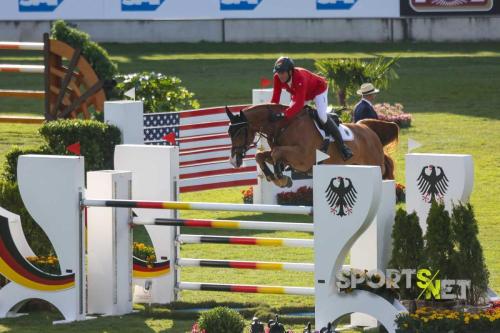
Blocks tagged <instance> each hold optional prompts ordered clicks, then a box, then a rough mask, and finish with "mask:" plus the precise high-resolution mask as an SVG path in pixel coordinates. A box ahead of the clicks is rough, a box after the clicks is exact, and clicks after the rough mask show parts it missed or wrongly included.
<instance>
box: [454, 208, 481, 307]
mask: <svg viewBox="0 0 500 333" xmlns="http://www.w3.org/2000/svg"><path fill="white" fill-rule="evenodd" d="M451 221H452V229H453V233H454V236H455V240H456V247H457V249H458V252H457V253H456V255H455V257H454V263H455V265H456V267H457V276H456V279H462V280H470V281H471V288H470V289H469V290H468V291H467V302H468V303H469V304H477V303H478V300H479V298H480V297H482V296H483V295H484V294H485V293H486V291H487V288H488V280H489V272H488V268H487V267H486V264H485V262H484V256H483V249H482V247H481V244H480V243H479V239H478V238H477V235H478V226H477V221H476V218H475V216H474V211H473V209H472V206H471V205H470V204H466V205H463V204H461V203H460V204H458V205H454V206H453V212H452V217H451Z"/></svg>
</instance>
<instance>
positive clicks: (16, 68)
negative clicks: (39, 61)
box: [0, 64, 45, 74]
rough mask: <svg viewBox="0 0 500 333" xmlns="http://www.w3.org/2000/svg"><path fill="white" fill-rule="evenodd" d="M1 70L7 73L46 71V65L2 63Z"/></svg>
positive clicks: (38, 72) (41, 72)
mask: <svg viewBox="0 0 500 333" xmlns="http://www.w3.org/2000/svg"><path fill="white" fill-rule="evenodd" d="M0 72H5V73H36V74H43V73H45V66H44V65H5V64H2V65H0Z"/></svg>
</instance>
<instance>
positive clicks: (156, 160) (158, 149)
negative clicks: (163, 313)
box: [114, 145, 179, 304]
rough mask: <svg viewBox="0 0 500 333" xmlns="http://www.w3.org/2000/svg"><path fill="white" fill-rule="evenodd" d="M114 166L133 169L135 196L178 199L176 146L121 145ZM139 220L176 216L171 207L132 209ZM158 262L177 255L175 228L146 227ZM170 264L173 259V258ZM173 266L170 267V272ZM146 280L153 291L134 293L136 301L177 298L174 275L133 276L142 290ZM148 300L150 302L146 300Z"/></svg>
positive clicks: (151, 199) (161, 301)
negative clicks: (137, 277) (150, 298)
mask: <svg viewBox="0 0 500 333" xmlns="http://www.w3.org/2000/svg"><path fill="white" fill-rule="evenodd" d="M114 162H115V169H117V170H128V171H131V172H132V199H133V200H148V201H175V200H176V199H177V186H176V185H177V181H178V175H179V150H178V147H174V146H149V145H118V146H116V148H115V160H114ZM133 211H134V213H135V214H136V215H137V217H138V218H139V219H145V220H150V219H154V218H173V217H175V216H176V215H175V211H173V210H168V209H133ZM146 230H147V231H148V234H149V236H150V238H151V241H152V243H153V246H154V249H155V254H156V258H157V260H158V261H160V260H163V258H168V259H170V260H171V259H172V258H174V257H175V253H176V245H175V238H176V234H177V228H176V227H166V226H155V225H150V226H146ZM170 265H171V267H172V266H173V265H174V262H172V261H171V263H170ZM172 271H173V269H172V270H171V272H172ZM146 281H150V283H151V286H149V287H150V291H149V292H147V293H139V294H137V295H134V300H135V301H136V302H138V301H139V300H140V299H145V298H146V299H148V298H149V297H150V296H151V297H152V300H153V301H152V302H153V303H158V304H169V303H171V302H172V301H174V299H175V293H174V284H175V278H174V274H172V273H168V274H166V275H164V276H160V277H153V278H151V279H134V284H135V285H138V286H141V288H138V289H137V288H135V289H134V290H135V291H138V292H140V291H141V290H143V289H142V287H144V285H145V283H146ZM147 303H149V301H148V302H147Z"/></svg>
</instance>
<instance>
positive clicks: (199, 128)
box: [144, 105, 257, 193]
mask: <svg viewBox="0 0 500 333" xmlns="http://www.w3.org/2000/svg"><path fill="white" fill-rule="evenodd" d="M245 107H247V105H237V106H230V107H229V109H230V110H231V112H233V113H237V112H239V111H240V110H242V109H243V108H245ZM228 126H229V120H228V118H227V115H226V111H225V107H216V108H209V109H199V110H189V111H180V112H166V113H149V114H145V115H144V141H145V143H146V144H152V145H169V144H170V143H169V142H168V141H166V140H165V139H164V138H165V136H166V135H169V134H170V135H171V133H174V135H175V144H176V145H178V146H179V150H180V182H179V183H180V186H179V191H180V192H181V193H186V192H194V191H202V190H207V189H217V188H225V187H233V186H243V185H255V184H257V166H256V163H255V160H254V159H255V153H256V149H255V147H252V148H251V149H250V150H249V151H248V153H247V156H246V159H245V162H244V165H243V166H242V167H241V168H239V169H234V168H233V167H232V166H231V165H230V164H229V163H228V159H229V156H230V152H231V139H230V138H229V135H228V134H227V129H228Z"/></svg>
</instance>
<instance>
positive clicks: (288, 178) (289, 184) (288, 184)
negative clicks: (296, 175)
mask: <svg viewBox="0 0 500 333" xmlns="http://www.w3.org/2000/svg"><path fill="white" fill-rule="evenodd" d="M286 178H287V180H286V185H285V186H286V187H288V188H290V187H292V184H293V182H292V178H290V177H286Z"/></svg>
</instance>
